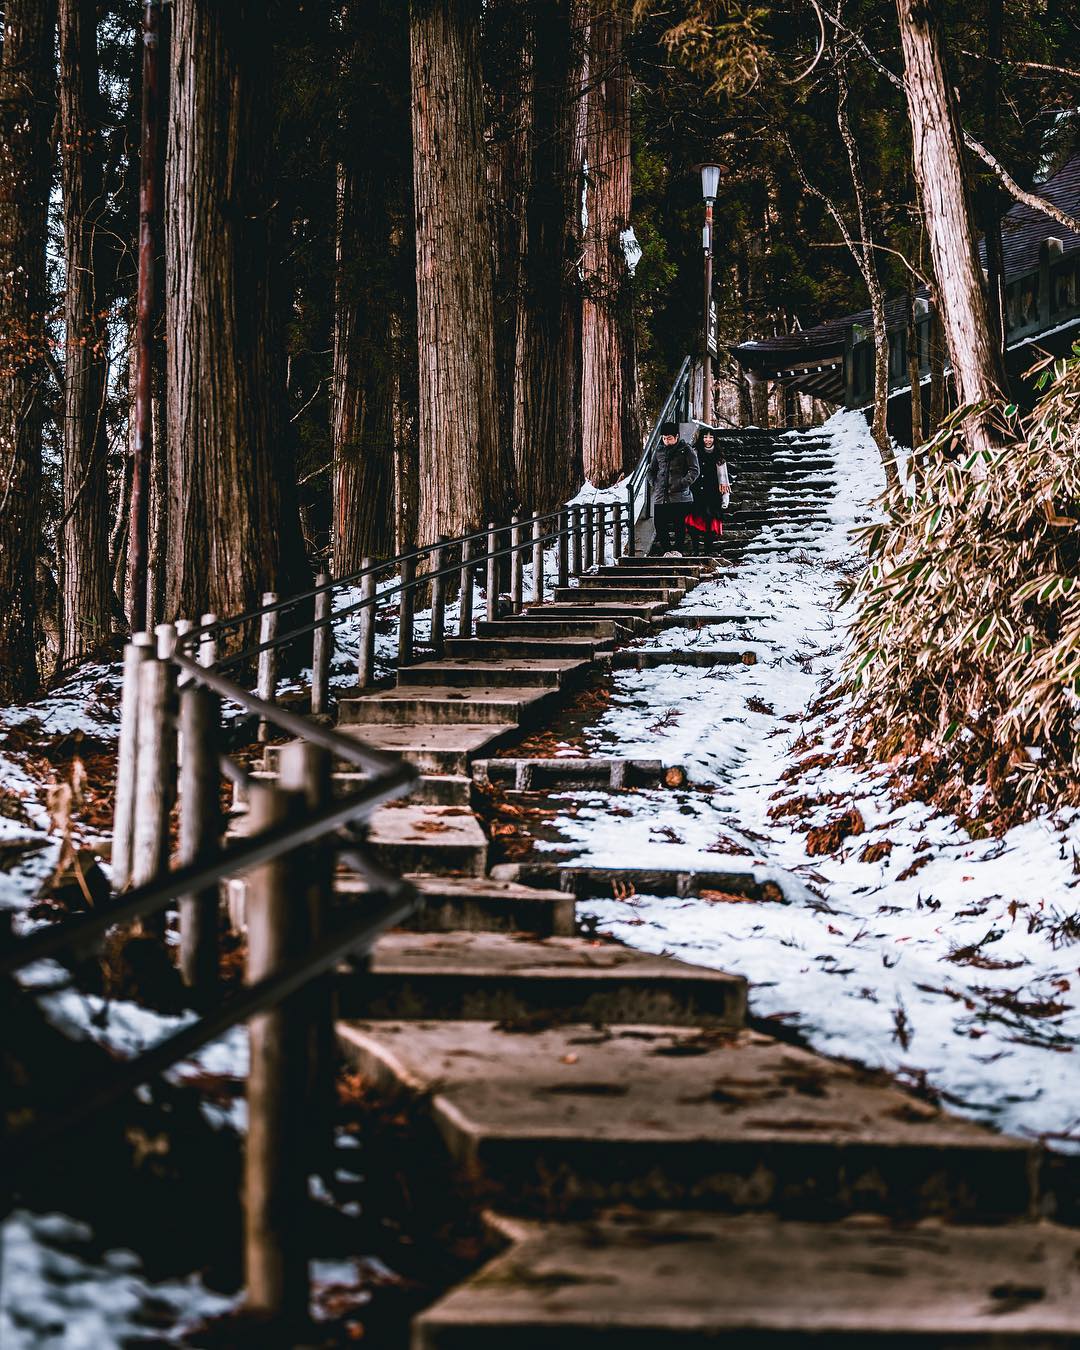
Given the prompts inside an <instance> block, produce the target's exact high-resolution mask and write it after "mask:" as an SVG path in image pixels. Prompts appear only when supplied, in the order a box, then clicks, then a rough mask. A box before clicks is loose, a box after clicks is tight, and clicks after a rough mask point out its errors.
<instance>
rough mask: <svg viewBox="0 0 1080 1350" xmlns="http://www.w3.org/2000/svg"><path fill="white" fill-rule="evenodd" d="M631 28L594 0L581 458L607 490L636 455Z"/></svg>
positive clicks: (606, 0)
mask: <svg viewBox="0 0 1080 1350" xmlns="http://www.w3.org/2000/svg"><path fill="white" fill-rule="evenodd" d="M629 28H630V20H629V16H628V14H627V13H626V11H625V10H624V9H623V8H622V6H621V5H619V4H618V3H617V2H616V0H596V4H595V5H594V8H593V13H592V20H591V24H590V41H589V103H588V140H587V146H586V159H587V162H588V182H589V190H588V196H587V204H588V225H587V227H586V230H585V249H584V281H583V297H584V298H583V305H582V334H581V345H582V418H581V421H582V451H583V457H584V462H585V463H584V467H585V476H586V478H587V479H588V480H589V481H590V482H592V483H595V484H596V485H597V486H598V487H603V486H606V485H607V484H609V483H613V482H614V481H615V480H616V479H617V478H618V477H619V476H620V475H621V474H622V473H623V471H624V469H626V468H628V467H630V465H632V464H633V463H634V462H635V461H636V460H637V458H638V456H639V455H640V453H641V437H640V428H639V418H638V406H637V387H636V360H637V358H636V345H635V341H634V314H633V295H632V287H631V277H630V271H629V268H628V267H627V263H626V255H625V252H624V248H623V236H624V232H625V231H627V230H628V229H629V228H630V71H629V66H628V62H627V54H626V42H627V37H628V34H629Z"/></svg>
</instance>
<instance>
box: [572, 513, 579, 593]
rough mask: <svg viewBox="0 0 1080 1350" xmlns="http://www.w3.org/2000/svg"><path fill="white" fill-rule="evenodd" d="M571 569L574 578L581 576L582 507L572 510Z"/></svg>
mask: <svg viewBox="0 0 1080 1350" xmlns="http://www.w3.org/2000/svg"><path fill="white" fill-rule="evenodd" d="M570 531H571V533H570V568H571V571H572V572H573V574H574V576H576V577H579V576H581V507H580V506H572V507H571V508H570Z"/></svg>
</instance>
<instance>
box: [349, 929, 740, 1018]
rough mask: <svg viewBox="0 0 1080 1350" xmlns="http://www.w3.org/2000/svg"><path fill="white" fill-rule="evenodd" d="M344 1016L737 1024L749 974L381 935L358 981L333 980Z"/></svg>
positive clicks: (635, 955) (631, 954) (471, 938)
mask: <svg viewBox="0 0 1080 1350" xmlns="http://www.w3.org/2000/svg"><path fill="white" fill-rule="evenodd" d="M338 989H339V995H338V996H339V1006H340V1009H341V1015H342V1016H343V1017H345V1018H350V1017H363V1018H395V1019H397V1018H423V1019H428V1018H437V1019H457V1020H459V1021H460V1020H471V1019H488V1020H493V1021H507V1022H514V1021H521V1020H523V1019H531V1018H535V1017H537V1016H538V1015H542V1016H543V1017H545V1018H546V1019H549V1021H551V1022H559V1021H568V1022H593V1023H602V1022H603V1023H610V1022H651V1023H654V1024H656V1025H658V1026H710V1027H728V1028H735V1027H740V1026H742V1024H743V1022H744V1020H745V1015H746V981H745V980H744V979H742V978H741V976H737V975H727V974H725V973H724V972H722V971H717V970H706V969H705V968H704V967H701V966H691V965H687V964H686V963H685V962H683V961H675V960H672V959H671V958H670V957H664V956H648V955H646V954H645V953H643V952H637V951H634V950H633V949H632V948H630V947H623V946H622V945H620V944H618V943H613V942H612V943H597V942H596V941H595V940H593V939H588V938H577V937H558V938H555V937H553V938H527V937H523V936H522V935H521V934H507V933H394V932H391V933H386V934H384V936H383V937H381V938H380V939H379V940H378V942H377V943H376V944H375V947H374V949H373V951H372V955H371V963H370V966H369V967H366V968H365V970H364V972H363V975H362V976H361V978H359V979H349V978H348V977H345V978H343V979H341V980H340V981H339V983H338Z"/></svg>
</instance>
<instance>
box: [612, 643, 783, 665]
mask: <svg viewBox="0 0 1080 1350" xmlns="http://www.w3.org/2000/svg"><path fill="white" fill-rule="evenodd" d="M756 664H757V655H756V653H755V652H751V651H745V650H742V649H738V648H735V649H730V648H719V647H714V648H712V649H711V650H710V649H709V648H708V647H693V648H690V649H689V650H688V651H676V650H675V649H674V648H673V647H660V648H651V649H649V650H647V651H635V650H633V649H631V648H623V649H622V650H621V651H617V652H614V653H613V654H612V657H611V668H612V670H656V669H657V667H659V666H701V667H705V666H753V665H756Z"/></svg>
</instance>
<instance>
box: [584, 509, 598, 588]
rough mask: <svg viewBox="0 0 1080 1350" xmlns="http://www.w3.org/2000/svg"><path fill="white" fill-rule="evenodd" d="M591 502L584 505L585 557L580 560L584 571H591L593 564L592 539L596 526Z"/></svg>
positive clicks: (594, 535)
mask: <svg viewBox="0 0 1080 1350" xmlns="http://www.w3.org/2000/svg"><path fill="white" fill-rule="evenodd" d="M595 514H596V513H595V511H594V510H593V504H592V502H589V503H588V504H587V505H586V507H585V557H584V559H583V560H582V561H583V563H584V566H585V571H586V572H591V571H592V565H593V540H594V539H595V538H596V526H595V525H594V524H593V516H594V515H595Z"/></svg>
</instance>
